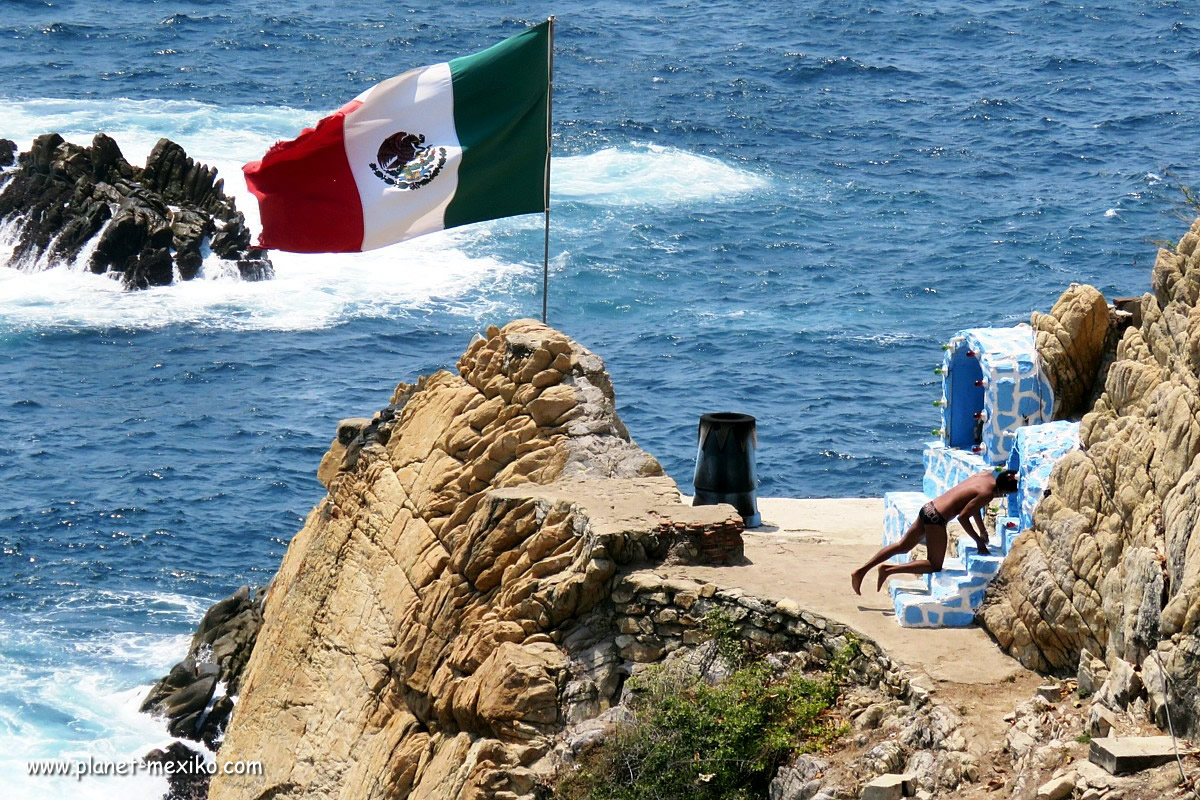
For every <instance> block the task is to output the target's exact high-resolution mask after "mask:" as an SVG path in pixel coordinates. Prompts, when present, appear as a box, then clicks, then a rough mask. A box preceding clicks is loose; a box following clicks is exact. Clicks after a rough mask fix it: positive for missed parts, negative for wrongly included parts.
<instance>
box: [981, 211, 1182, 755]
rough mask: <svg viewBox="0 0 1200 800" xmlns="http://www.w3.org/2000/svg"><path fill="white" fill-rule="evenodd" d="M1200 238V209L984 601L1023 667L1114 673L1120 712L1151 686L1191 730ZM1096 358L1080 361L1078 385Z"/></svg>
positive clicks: (1157, 708) (1161, 716)
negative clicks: (1075, 445) (1071, 449)
mask: <svg viewBox="0 0 1200 800" xmlns="http://www.w3.org/2000/svg"><path fill="white" fill-rule="evenodd" d="M1198 245H1200V220H1197V221H1196V223H1194V224H1193V225H1192V227H1191V230H1190V231H1189V232H1188V233H1187V234H1186V235H1185V236H1184V237H1183V238H1182V239H1181V240H1180V242H1179V244H1178V246H1177V247H1176V248H1175V249H1174V250H1170V249H1161V250H1159V252H1158V257H1157V260H1156V262H1155V265H1154V272H1153V277H1152V288H1153V290H1154V291H1153V293H1152V294H1146V295H1145V296H1143V297H1142V299H1141V303H1140V308H1138V309H1137V311H1138V312H1140V313H1138V314H1134V315H1133V318H1135V319H1136V318H1138V317H1140V324H1130V325H1129V326H1128V327H1126V328H1125V329H1124V331H1123V333H1122V334H1121V335H1120V338H1119V342H1117V344H1116V346H1115V352H1112V354H1111V357H1110V360H1109V363H1107V365H1106V366H1105V367H1104V368H1103V369H1100V370H1098V371H1097V372H1096V373H1094V377H1095V378H1096V379H1097V380H1098V381H1102V383H1101V386H1102V390H1101V391H1099V392H1098V394H1099V396H1098V399H1096V401H1095V403H1094V405H1092V406H1091V407H1090V410H1089V411H1088V412H1087V413H1086V414H1084V415H1083V419H1082V424H1081V427H1080V448H1079V449H1078V450H1077V451H1074V452H1072V453H1070V454H1068V455H1067V456H1066V457H1064V458H1063V459H1062V460H1061V461H1060V462H1059V463H1058V464H1057V465H1056V466H1055V469H1054V472H1053V474H1052V475H1051V479H1050V487H1049V491H1048V493H1047V496H1046V497H1044V498H1043V499H1042V500H1041V502H1040V503H1039V505H1038V507H1037V510H1036V512H1035V514H1034V524H1033V527H1032V528H1031V529H1030V530H1027V531H1025V532H1024V533H1023V534H1022V535H1021V536H1020V537H1019V538H1018V539H1017V540H1016V542H1015V545H1014V547H1013V550H1012V552H1011V553H1010V554H1009V556H1008V558H1007V560H1006V561H1005V563H1004V566H1003V568H1002V570H1001V573H1000V576H999V578H998V580H997V581H996V582H995V583H994V584H993V588H992V590H991V591H990V592H989V596H988V599H987V601H986V603H985V606H984V608H983V609H982V610H981V612H980V619H981V621H982V622H983V624H984V625H985V626H986V627H987V629H988V630H989V631H991V632H992V634H993V635H994V636H995V637H996V640H997V641H998V642H999V643H1000V645H1001V646H1002V647H1004V648H1005V649H1007V650H1008V651H1009V652H1011V653H1012V654H1013V655H1014V656H1015V657H1016V658H1018V659H1019V660H1020V661H1021V662H1022V663H1023V664H1025V665H1027V666H1029V667H1031V668H1034V669H1038V670H1041V671H1049V672H1055V673H1063V674H1075V673H1076V672H1077V670H1083V669H1084V668H1085V667H1086V668H1087V669H1088V671H1089V673H1098V672H1101V671H1103V673H1104V676H1103V677H1102V679H1101V680H1098V681H1096V683H1097V688H1096V693H1097V696H1098V697H1099V698H1101V700H1104V698H1108V704H1109V706H1112V707H1114V708H1115V710H1123V709H1124V708H1125V707H1126V706H1127V705H1128V704H1129V703H1131V702H1135V701H1136V698H1137V695H1138V692H1136V691H1134V692H1131V691H1129V690H1128V688H1127V687H1128V686H1130V685H1132V684H1136V685H1137V686H1141V685H1143V684H1144V687H1145V693H1146V702H1147V703H1148V705H1149V711H1150V712H1151V715H1152V717H1153V718H1154V719H1155V721H1156V722H1158V724H1160V725H1161V726H1163V727H1166V726H1167V722H1168V720H1167V713H1168V711H1169V713H1170V717H1171V722H1173V724H1174V726H1175V728H1176V730H1177V731H1180V732H1185V733H1188V734H1193V735H1194V734H1197V733H1200V631H1198V628H1200V535H1198V534H1197V531H1200V247H1198ZM1092 291H1094V290H1092ZM1092 363H1093V362H1092V361H1091V360H1081V359H1076V360H1075V363H1074V364H1073V366H1072V368H1071V369H1072V370H1073V371H1074V372H1077V373H1078V374H1079V375H1080V376H1081V378H1080V379H1079V380H1078V381H1077V382H1076V383H1077V385H1079V386H1080V387H1082V386H1084V385H1086V383H1087V380H1086V378H1087V375H1088V371H1089V370H1090V369H1092V366H1091V364H1092ZM1081 394H1084V393H1083V392H1077V393H1075V396H1080V395H1081ZM1081 662H1082V663H1081ZM1093 662H1098V665H1099V666H1096V665H1095V664H1094V663H1093ZM1133 676H1136V678H1137V679H1136V680H1135V679H1134V677H1133ZM1114 682H1116V683H1114ZM1109 684H1112V685H1109ZM1118 684H1119V685H1118ZM1122 687H1125V688H1122Z"/></svg>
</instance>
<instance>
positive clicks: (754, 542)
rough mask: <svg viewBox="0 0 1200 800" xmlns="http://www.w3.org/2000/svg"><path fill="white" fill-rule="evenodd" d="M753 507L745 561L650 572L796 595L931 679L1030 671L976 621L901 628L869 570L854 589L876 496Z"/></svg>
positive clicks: (874, 536) (879, 513)
mask: <svg viewBox="0 0 1200 800" xmlns="http://www.w3.org/2000/svg"><path fill="white" fill-rule="evenodd" d="M686 502H690V499H688V500H686ZM759 511H760V513H761V514H762V518H763V525H762V526H761V527H759V528H754V529H750V530H747V531H746V533H745V534H744V539H745V546H746V562H745V563H743V564H740V565H737V566H728V567H661V568H658V569H655V570H654V572H656V573H659V574H663V575H671V576H680V577H691V578H695V579H698V580H702V581H705V582H712V583H716V584H718V585H720V586H726V587H736V588H739V589H742V590H743V591H745V592H747V593H750V594H753V595H756V596H759V597H762V598H769V599H773V600H782V599H784V598H789V599H792V600H795V601H796V602H797V603H799V604H800V605H801V606H802V607H803V608H807V609H810V610H812V611H815V612H816V613H818V614H822V615H824V616H826V617H829V618H831V619H835V620H837V621H838V622H842V623H844V624H846V625H849V626H850V627H852V628H854V629H856V630H858V631H860V632H862V633H863V634H864V635H865V636H869V637H870V638H872V639H874V640H875V641H876V642H878V643H879V644H880V646H882V647H883V648H884V650H886V651H887V652H888V654H889V655H891V656H892V657H893V658H895V659H897V660H899V661H903V662H904V663H906V664H908V665H910V666H912V667H916V668H919V669H921V670H923V671H924V672H925V673H926V674H928V675H929V677H930V678H932V679H933V680H934V681H945V682H950V683H959V684H994V683H997V682H1000V681H1005V680H1013V679H1014V678H1015V677H1017V676H1026V675H1028V674H1029V673H1028V672H1027V671H1026V670H1025V668H1024V667H1022V666H1021V665H1020V664H1018V663H1017V662H1016V661H1014V660H1013V659H1011V658H1009V657H1008V656H1007V655H1005V654H1004V653H1002V652H1001V651H1000V649H999V648H998V647H997V646H996V644H995V642H993V641H992V640H991V638H990V637H989V636H988V635H987V633H986V632H984V631H983V630H982V629H980V628H978V627H976V626H972V627H968V628H957V629H937V630H922V629H912V628H901V627H900V625H899V624H897V622H896V612H895V610H894V608H893V607H892V598H891V597H890V596H889V594H888V592H887V587H886V586H885V587H884V588H883V590H881V591H878V592H876V591H875V573H874V572H872V573H871V574H870V575H868V576H867V579H866V580H865V581H864V582H863V587H862V588H863V593H862V596H861V597H860V596H858V595H855V594H854V591H853V590H852V589H851V588H850V572H851V571H852V570H854V569H855V568H856V567H858V566H859V565H861V564H862V563H863V562H865V561H866V560H867V559H868V558H870V557H871V556H872V555H873V554H874V553H875V552H876V550H878V549H879V546H880V545H879V542H880V533H881V531H882V530H883V500H882V499H879V498H837V499H829V500H795V499H786V498H760V499H759ZM959 532H960V531H959V529H958V528H957V526H952V527H951V529H950V530H949V531H948V532H947V533H948V534H949V536H950V537H951V538H953V537H955V536H956V534H957V533H959Z"/></svg>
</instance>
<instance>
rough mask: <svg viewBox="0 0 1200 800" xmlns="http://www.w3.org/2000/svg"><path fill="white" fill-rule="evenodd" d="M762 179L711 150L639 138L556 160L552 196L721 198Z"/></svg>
mask: <svg viewBox="0 0 1200 800" xmlns="http://www.w3.org/2000/svg"><path fill="white" fill-rule="evenodd" d="M767 183H768V182H767V179H766V178H764V177H763V176H761V175H759V174H757V173H754V172H750V171H749V170H744V169H738V168H737V167H731V166H729V165H728V164H725V163H724V162H722V161H719V160H717V159H715V158H712V157H711V156H702V155H696V154H694V153H689V152H687V151H685V150H679V149H677V148H674V147H662V146H659V145H653V144H641V145H637V146H635V147H633V148H630V149H625V148H621V149H618V148H607V149H604V150H600V151H598V152H595V153H591V154H590V155H585V156H570V157H567V158H563V159H561V160H555V162H554V164H553V165H552V173H551V189H552V196H551V200H553V199H554V198H555V197H557V198H560V199H570V200H579V201H583V202H587V203H595V204H603V205H655V206H657V205H664V204H678V203H687V202H694V201H699V200H711V199H724V198H727V197H733V196H736V195H740V194H745V193H746V192H753V191H756V190H759V189H763V188H765V187H766V186H767Z"/></svg>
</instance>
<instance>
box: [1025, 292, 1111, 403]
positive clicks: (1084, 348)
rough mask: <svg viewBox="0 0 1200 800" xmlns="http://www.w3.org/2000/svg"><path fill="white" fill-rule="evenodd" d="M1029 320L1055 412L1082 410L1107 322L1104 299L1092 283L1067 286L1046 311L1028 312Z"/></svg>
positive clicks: (1103, 344)
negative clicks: (1052, 395) (1031, 314)
mask: <svg viewBox="0 0 1200 800" xmlns="http://www.w3.org/2000/svg"><path fill="white" fill-rule="evenodd" d="M1030 324H1031V325H1032V326H1033V330H1034V344H1035V345H1036V347H1037V351H1038V356H1039V357H1040V358H1041V360H1042V368H1043V369H1044V370H1045V371H1046V377H1047V378H1049V380H1050V385H1051V386H1053V387H1054V418H1055V419H1071V418H1075V417H1077V415H1078V414H1080V413H1082V412H1083V411H1085V410H1087V406H1088V404H1089V401H1090V400H1091V395H1092V389H1093V386H1094V385H1095V382H1096V376H1097V373H1098V371H1099V369H1100V364H1101V361H1102V360H1103V358H1104V354H1105V353H1106V352H1107V351H1108V349H1109V348H1108V347H1107V345H1108V339H1109V334H1110V330H1111V329H1112V327H1113V326H1112V325H1110V322H1109V310H1108V303H1107V302H1106V301H1105V299H1104V295H1103V294H1101V293H1100V292H1099V290H1097V289H1096V288H1094V287H1092V286H1086V285H1076V286H1072V287H1071V288H1070V289H1068V290H1067V291H1065V292H1063V294H1062V296H1061V297H1059V298H1058V302H1057V303H1055V304H1054V308H1052V309H1051V310H1050V313H1049V314H1041V313H1038V312H1037V311H1035V312H1033V316H1032V318H1031V319H1030Z"/></svg>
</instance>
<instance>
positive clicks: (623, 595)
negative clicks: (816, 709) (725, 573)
mask: <svg viewBox="0 0 1200 800" xmlns="http://www.w3.org/2000/svg"><path fill="white" fill-rule="evenodd" d="M610 600H611V603H612V608H613V612H614V613H613V620H614V624H615V627H616V630H617V632H618V634H619V635H618V636H617V637H616V639H615V646H616V650H617V653H618V654H619V655H620V656H621V658H623V659H626V660H628V661H630V662H633V663H652V662H655V661H658V660H659V659H660V658H662V657H663V656H664V655H666V654H667V653H671V652H673V651H675V650H677V649H679V648H680V647H684V646H689V645H696V644H699V643H700V642H702V641H704V640H705V639H706V638H707V637H708V633H707V632H706V631H705V629H704V620H705V617H706V616H708V615H709V614H711V613H714V612H719V613H720V614H721V615H722V616H723V617H724V618H725V619H726V620H729V621H730V622H732V623H733V625H734V626H735V628H736V630H737V634H738V636H739V638H740V639H741V640H742V641H744V642H747V643H748V644H749V645H750V647H751V648H757V649H758V650H759V651H760V652H770V651H775V650H784V651H788V652H794V653H804V654H805V655H806V656H807V657H808V663H809V664H811V665H813V666H818V667H819V666H824V665H828V664H829V661H830V659H832V658H833V657H834V656H835V655H836V654H837V652H838V651H839V650H841V649H843V648H845V647H846V646H847V645H848V644H849V643H850V641H851V640H852V639H853V640H854V641H856V642H857V643H858V655H857V656H856V657H855V658H854V660H853V661H851V662H850V665H849V674H850V677H851V678H852V679H853V680H854V681H855V682H856V683H859V684H864V685H868V686H878V687H880V688H882V689H884V691H886V692H887V693H889V694H891V695H893V696H896V697H907V696H908V695H909V692H910V689H911V686H910V680H909V672H908V670H907V669H905V668H903V667H901V666H900V665H898V664H896V663H895V662H893V661H892V660H891V658H889V657H888V656H887V655H886V654H885V653H884V652H883V651H882V650H880V648H879V646H878V645H877V644H876V643H875V642H873V641H871V640H870V639H868V638H866V637H864V636H863V635H862V634H859V633H856V632H854V631H852V630H851V629H850V628H848V627H847V626H845V625H843V624H841V623H839V622H835V621H833V620H830V619H827V618H825V617H823V616H821V615H819V614H814V613H812V612H810V611H806V610H804V609H802V608H800V606H799V605H798V604H797V603H796V602H795V601H793V600H780V601H778V602H776V601H773V600H762V599H760V598H757V597H753V596H751V595H747V594H745V593H744V592H742V591H741V590H739V589H722V588H720V587H718V586H717V585H716V584H712V583H706V584H700V583H696V582H695V581H690V580H687V579H684V578H663V577H661V576H659V575H656V574H655V573H653V572H649V571H640V572H634V573H632V574H628V575H623V576H619V577H618V578H617V579H616V580H615V581H614V586H613V590H612V595H611V598H610Z"/></svg>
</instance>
